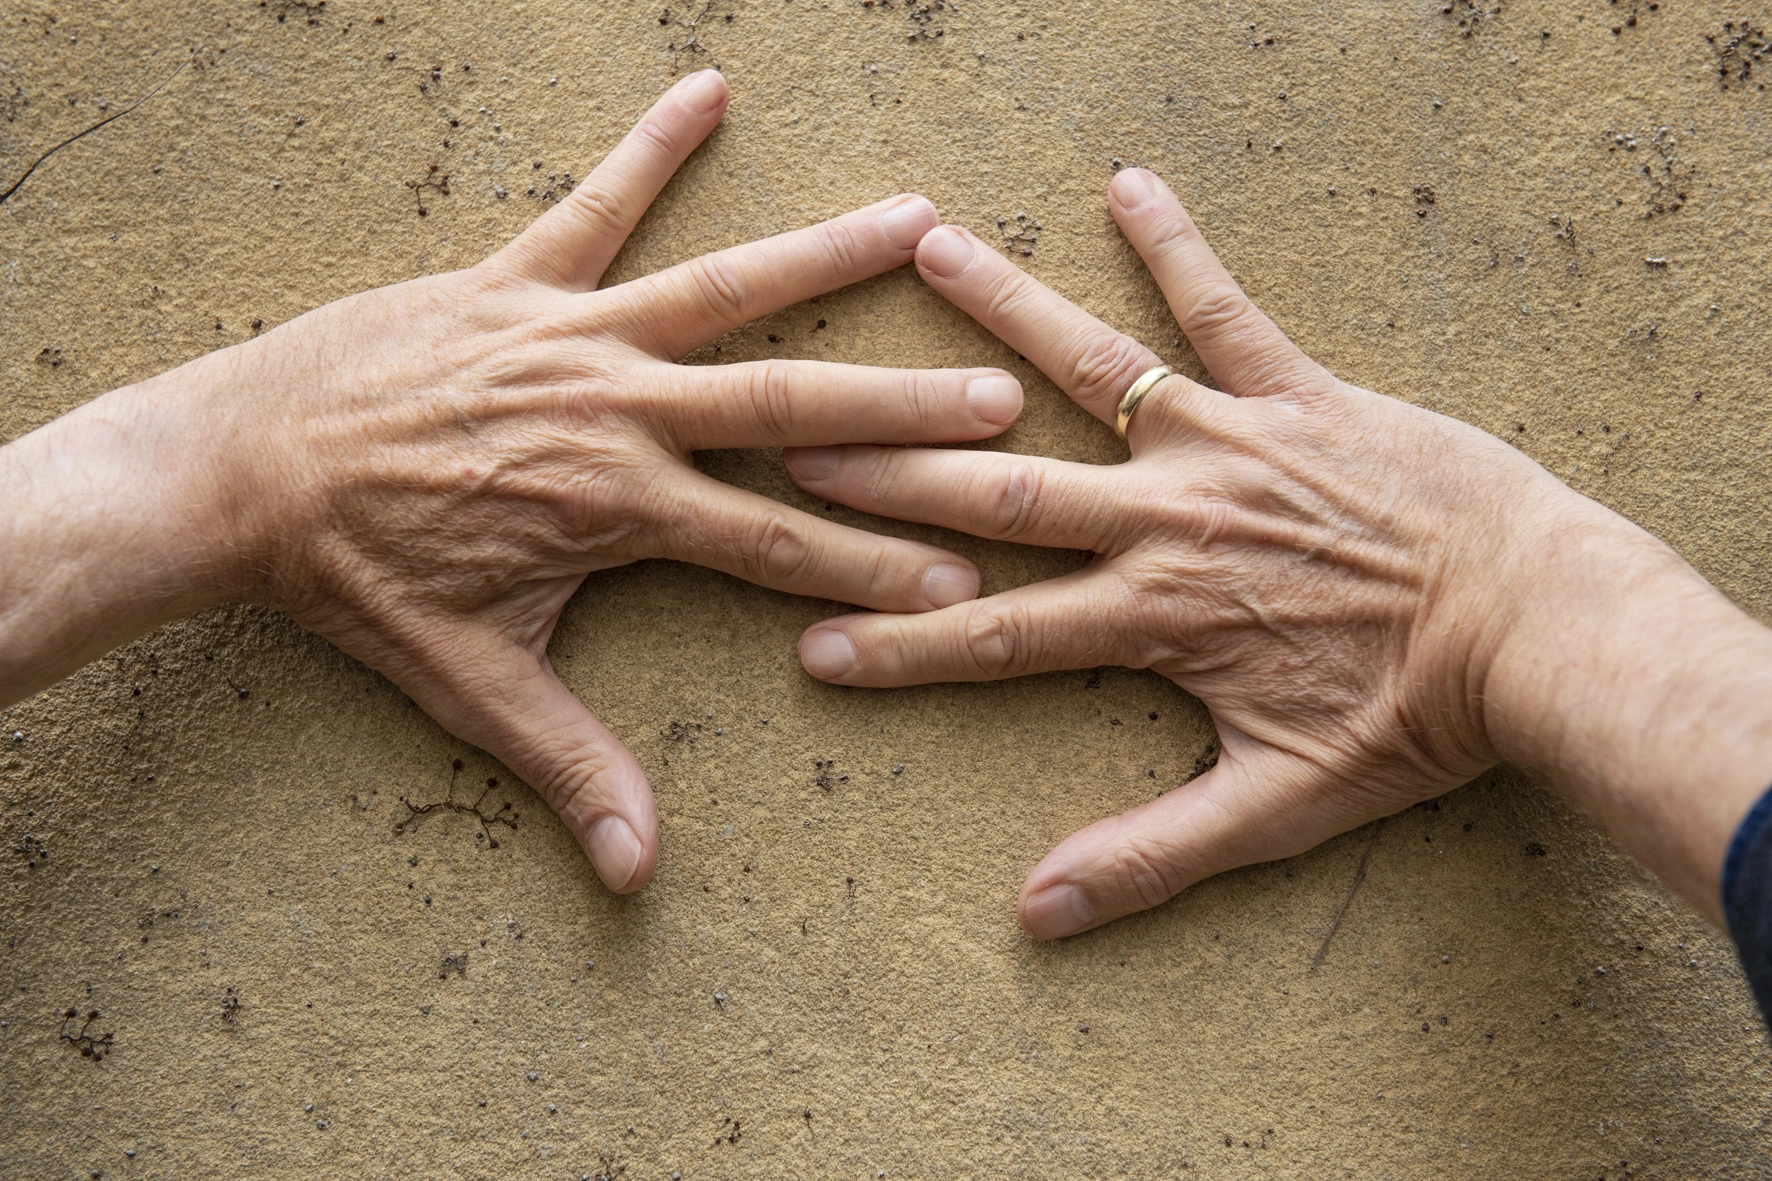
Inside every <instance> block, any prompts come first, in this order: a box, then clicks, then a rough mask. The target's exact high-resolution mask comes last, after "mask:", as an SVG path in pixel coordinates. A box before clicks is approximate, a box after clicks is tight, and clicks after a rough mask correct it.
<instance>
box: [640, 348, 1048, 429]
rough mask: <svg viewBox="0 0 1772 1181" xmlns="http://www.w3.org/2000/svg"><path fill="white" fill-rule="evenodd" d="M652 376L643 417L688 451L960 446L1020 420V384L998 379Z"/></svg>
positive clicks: (781, 373) (979, 375) (794, 364)
mask: <svg viewBox="0 0 1772 1181" xmlns="http://www.w3.org/2000/svg"><path fill="white" fill-rule="evenodd" d="M659 369H660V371H661V376H662V377H663V379H664V380H662V381H661V382H660V383H659V384H660V386H661V388H660V389H659V390H658V391H657V392H656V393H652V392H648V395H647V398H646V407H647V411H648V413H651V414H655V415H657V416H659V417H660V418H661V419H662V420H663V422H664V425H665V427H666V430H667V431H668V432H669V434H670V435H671V436H672V437H673V438H675V440H676V441H677V442H678V443H679V445H680V446H682V447H683V448H685V449H687V450H712V449H715V448H720V447H804V446H814V445H818V444H825V443H844V442H849V441H850V440H853V439H867V440H870V441H873V442H880V443H959V442H968V441H971V440H973V439H986V438H989V437H991V436H992V435H996V434H1000V433H1002V431H1003V430H1004V428H1006V427H1007V426H1009V424H1010V423H1012V422H1014V421H1015V418H1016V415H1018V414H1020V413H1021V402H1022V396H1021V383H1020V382H1018V381H1016V380H1015V378H1013V377H1011V376H1010V375H1009V374H1007V373H1005V372H1003V371H1002V370H1001V369H874V368H869V367H868V366H865V365H836V364H831V363H829V362H825V361H785V360H772V361H750V362H745V363H742V364H737V365H705V366H703V365H696V366H668V367H667V366H660V367H659Z"/></svg>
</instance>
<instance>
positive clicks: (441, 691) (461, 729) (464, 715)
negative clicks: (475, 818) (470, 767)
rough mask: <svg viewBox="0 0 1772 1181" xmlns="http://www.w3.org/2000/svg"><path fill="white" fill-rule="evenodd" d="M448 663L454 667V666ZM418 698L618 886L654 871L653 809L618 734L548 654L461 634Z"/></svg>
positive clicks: (622, 890) (635, 884) (621, 889)
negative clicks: (549, 812)
mask: <svg viewBox="0 0 1772 1181" xmlns="http://www.w3.org/2000/svg"><path fill="white" fill-rule="evenodd" d="M452 673H455V674H457V675H451V674H452ZM426 679H427V680H430V681H432V684H431V685H430V686H427V687H428V688H431V689H433V692H431V693H425V694H423V695H422V696H420V695H419V694H414V696H415V697H416V698H418V703H419V705H420V706H422V707H423V708H424V709H425V711H426V712H427V713H429V714H431V716H432V717H434V718H436V719H437V720H438V721H439V722H441V723H443V725H444V726H446V727H448V729H449V730H450V731H452V732H453V733H455V734H456V735H458V736H459V737H461V738H464V739H466V740H467V741H469V742H472V743H473V744H474V745H476V746H478V747H480V748H481V749H483V750H485V751H486V752H488V753H489V754H491V755H493V756H495V757H496V758H498V759H499V760H500V761H502V762H503V763H504V764H505V765H506V766H507V767H509V768H510V769H511V770H513V771H515V772H516V773H517V774H518V775H520V776H522V778H523V779H524V780H525V781H526V782H527V783H528V784H529V786H530V787H532V788H534V789H535V791H536V793H537V794H538V795H540V796H541V797H542V798H543V799H544V800H546V801H547V802H548V805H549V806H550V807H552V808H553V809H554V811H555V812H556V813H557V814H558V815H559V817H560V819H561V821H562V822H564V823H565V825H566V828H567V830H568V831H569V832H571V833H572V835H573V836H574V837H575V838H576V839H577V840H578V843H579V847H580V848H582V849H583V850H584V851H585V853H586V855H587V856H589V857H590V859H591V864H592V865H593V866H595V867H596V870H597V876H598V877H599V878H601V879H603V884H604V885H605V886H607V887H609V889H611V890H613V891H615V892H616V893H617V894H628V893H632V892H633V891H635V890H638V889H640V888H641V887H642V886H644V885H645V884H646V883H647V882H649V881H651V880H652V872H653V870H654V869H656V868H657V866H658V810H657V808H656V807H655V805H654V803H653V799H652V787H651V785H650V784H648V783H647V782H646V773H645V772H644V771H642V770H641V769H640V764H639V763H638V762H637V761H636V760H635V759H634V756H633V755H632V754H630V753H629V752H628V749H627V747H625V746H623V745H622V744H621V740H620V739H618V738H616V736H615V735H614V734H611V733H610V732H609V730H608V729H607V728H606V727H605V726H604V725H603V723H601V722H599V721H598V720H597V719H596V718H595V717H593V716H592V714H591V711H590V710H588V709H586V708H585V707H584V703H583V702H581V701H579V699H578V698H576V697H574V696H573V695H572V692H571V691H570V690H569V689H567V688H566V686H565V685H563V684H561V683H560V678H559V677H557V676H555V675H554V670H553V666H552V665H550V664H549V663H548V659H547V656H546V655H545V654H540V653H536V652H532V651H529V650H528V649H526V648H524V647H522V646H520V645H518V644H516V643H513V642H511V641H510V640H507V639H504V638H501V637H496V636H482V637H477V638H476V639H475V640H469V641H466V642H464V643H461V644H459V645H458V646H456V647H455V650H454V651H453V652H451V653H450V654H449V658H448V659H447V661H446V668H445V669H444V670H443V671H442V674H441V675H440V676H434V677H432V678H426Z"/></svg>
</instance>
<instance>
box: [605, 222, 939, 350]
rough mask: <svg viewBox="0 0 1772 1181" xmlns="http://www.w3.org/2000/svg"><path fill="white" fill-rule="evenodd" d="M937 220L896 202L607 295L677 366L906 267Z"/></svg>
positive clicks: (643, 339) (704, 259) (637, 334)
mask: <svg viewBox="0 0 1772 1181" xmlns="http://www.w3.org/2000/svg"><path fill="white" fill-rule="evenodd" d="M938 220H939V218H938V216H937V214H936V212H935V206H933V205H931V204H930V203H929V201H928V199H927V198H924V197H918V196H915V195H904V196H898V197H893V198H890V199H889V200H886V201H881V202H879V203H878V204H875V205H870V206H868V207H866V208H865V209H858V210H856V211H855V212H853V213H846V214H844V215H843V216H842V217H836V218H832V219H831V220H830V221H826V222H821V223H819V224H818V225H815V226H808V227H806V228H805V229H800V230H793V231H791V232H789V233H786V234H778V235H776V236H775V237H773V238H765V239H763V240H762V241H760V242H751V243H748V244H746V245H744V246H735V247H733V248H731V249H730V250H720V251H716V252H715V253H713V254H704V255H702V256H701V257H700V258H693V259H690V260H689V261H688V262H685V263H679V264H678V265H677V266H674V267H671V268H670V269H669V270H665V271H660V272H659V273H658V274H656V275H648V276H647V277H646V278H644V279H636V280H635V281H634V282H632V283H626V284H623V285H622V286H621V287H618V288H614V289H613V290H612V291H610V292H608V293H606V295H614V294H617V293H619V294H620V296H621V299H622V306H623V308H624V310H625V311H626V313H627V315H628V317H629V318H630V320H631V321H632V322H633V325H634V343H636V344H638V345H640V346H641V347H644V348H646V349H648V350H649V351H650V352H652V353H654V354H655V355H657V356H660V357H667V358H669V359H671V360H676V359H677V358H679V357H682V356H684V355H686V354H688V353H691V352H693V351H694V350H696V349H697V348H700V347H701V346H702V345H704V344H706V343H708V342H709V341H711V340H717V339H719V338H720V337H721V336H724V335H725V334H726V333H728V332H730V331H732V330H733V329H734V328H737V327H739V326H740V325H743V324H748V323H749V322H750V321H752V320H755V319H756V318H757V317H759V316H766V315H768V314H769V313H770V312H774V311H778V310H780V309H781V308H785V307H787V306H788V305H790V304H796V303H799V302H800V301H801V300H805V299H810V298H812V297H813V296H815V295H822V294H824V293H825V292H827V291H834V290H836V289H837V288H839V287H847V286H848V285H849V284H851V283H859V282H860V281H861V280H863V279H867V278H871V277H872V276H874V275H878V274H881V273H883V272H885V271H890V270H892V269H893V268H894V267H900V266H903V265H904V264H905V263H907V262H909V261H911V258H912V256H913V252H914V251H915V249H916V245H917V242H918V241H919V240H920V239H921V238H922V237H923V235H924V233H926V232H927V231H928V230H929V229H930V228H931V227H932V226H934V225H935V224H936V222H937V221H938Z"/></svg>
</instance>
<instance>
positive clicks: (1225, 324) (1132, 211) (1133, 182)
mask: <svg viewBox="0 0 1772 1181" xmlns="http://www.w3.org/2000/svg"><path fill="white" fill-rule="evenodd" d="M1108 194H1109V196H1110V198H1111V200H1110V202H1109V204H1110V205H1111V207H1112V209H1113V214H1114V220H1115V221H1117V222H1119V223H1120V229H1121V230H1122V231H1123V232H1124V233H1125V235H1126V238H1127V240H1128V241H1130V242H1131V243H1132V245H1133V246H1134V248H1136V249H1137V251H1138V253H1139V254H1140V255H1141V256H1142V257H1143V258H1144V261H1145V264H1146V265H1147V266H1149V267H1150V269H1151V274H1152V275H1154V276H1155V277H1156V280H1157V285H1158V286H1159V287H1161V288H1162V289H1163V295H1164V296H1165V298H1167V299H1168V301H1169V308H1170V310H1171V311H1173V312H1174V313H1175V320H1176V322H1177V323H1178V324H1180V325H1181V330H1182V331H1183V332H1184V333H1186V334H1187V338H1188V340H1189V341H1190V342H1191V343H1192V344H1193V346H1194V351H1195V352H1197V353H1199V354H1200V360H1201V361H1203V362H1205V365H1206V368H1207V369H1209V370H1211V371H1212V376H1213V377H1214V378H1216V379H1217V380H1218V383H1219V385H1221V386H1222V387H1223V388H1224V389H1225V390H1227V391H1228V392H1230V393H1233V394H1237V395H1239V396H1243V397H1250V396H1265V395H1274V396H1281V397H1308V396H1310V395H1311V394H1314V393H1319V392H1322V391H1324V390H1327V389H1330V388H1333V386H1334V384H1335V381H1334V378H1332V377H1331V376H1330V375H1329V373H1328V371H1327V370H1325V369H1324V368H1323V367H1322V366H1320V365H1318V364H1317V363H1316V362H1315V361H1312V360H1311V359H1310V358H1309V357H1307V356H1305V355H1304V353H1303V352H1302V351H1301V350H1300V349H1299V348H1298V346H1297V345H1295V344H1293V343H1292V341H1291V340H1289V339H1287V337H1286V334H1285V333H1284V332H1281V331H1280V329H1279V327H1278V326H1277V325H1276V324H1275V323H1274V322H1273V321H1272V320H1270V319H1268V317H1267V316H1266V315H1265V314H1264V313H1263V312H1262V311H1261V309H1260V308H1258V307H1256V306H1255V304H1254V303H1253V302H1251V301H1250V299H1249V297H1248V296H1247V295H1245V294H1244V292H1243V289H1242V287H1240V286H1238V284H1237V281H1236V280H1235V279H1233V278H1231V274H1230V272H1229V271H1227V270H1226V269H1225V267H1224V264H1223V263H1222V262H1220V261H1219V260H1218V255H1216V254H1214V253H1213V252H1212V248H1211V247H1210V246H1208V245H1207V244H1206V239H1205V238H1204V237H1202V236H1201V234H1200V229H1199V227H1198V226H1196V225H1195V224H1194V220H1193V218H1191V217H1189V216H1188V213H1187V210H1185V209H1183V208H1182V207H1181V202H1180V201H1178V200H1176V198H1175V194H1174V193H1172V192H1170V190H1169V186H1167V185H1165V184H1164V183H1163V182H1162V180H1161V179H1160V178H1158V177H1157V175H1156V174H1155V173H1152V172H1148V171H1146V170H1145V169H1142V168H1128V169H1125V170H1124V171H1122V172H1120V173H1119V174H1117V175H1116V176H1115V177H1114V180H1113V183H1112V184H1111V185H1109V187H1108Z"/></svg>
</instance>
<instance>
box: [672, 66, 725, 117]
mask: <svg viewBox="0 0 1772 1181" xmlns="http://www.w3.org/2000/svg"><path fill="white" fill-rule="evenodd" d="M679 97H680V98H682V100H683V105H684V106H686V107H688V108H689V109H690V110H692V111H698V112H700V113H701V114H703V115H705V114H707V113H708V112H709V111H711V110H713V109H715V108H716V107H718V106H719V105H720V104H721V103H723V102H725V101H726V79H725V78H723V77H721V76H720V71H719V70H703V71H701V72H700V73H698V74H691V75H689V77H687V78H685V79H684V80H683V92H682V94H681V95H680V96H679Z"/></svg>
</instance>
